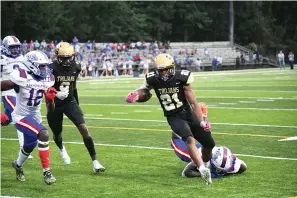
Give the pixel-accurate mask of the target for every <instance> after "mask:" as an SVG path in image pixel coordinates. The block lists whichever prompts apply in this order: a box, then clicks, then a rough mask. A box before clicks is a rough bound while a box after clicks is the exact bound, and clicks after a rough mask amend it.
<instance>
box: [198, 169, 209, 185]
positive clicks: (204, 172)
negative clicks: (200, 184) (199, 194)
mask: <svg viewBox="0 0 297 198" xmlns="http://www.w3.org/2000/svg"><path fill="white" fill-rule="evenodd" d="M199 172H200V173H201V178H202V179H203V180H204V181H205V183H206V184H211V183H212V181H211V173H210V170H209V169H208V168H206V167H205V166H203V165H202V166H200V167H199Z"/></svg>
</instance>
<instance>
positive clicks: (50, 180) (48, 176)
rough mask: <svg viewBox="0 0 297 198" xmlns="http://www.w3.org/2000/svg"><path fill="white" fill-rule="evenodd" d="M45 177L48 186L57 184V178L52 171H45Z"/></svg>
mask: <svg viewBox="0 0 297 198" xmlns="http://www.w3.org/2000/svg"><path fill="white" fill-rule="evenodd" d="M43 175H44V182H45V183H46V184H47V185H51V184H53V183H55V182H56V178H55V177H54V176H53V174H52V173H51V171H49V170H48V171H45V172H44V173H43Z"/></svg>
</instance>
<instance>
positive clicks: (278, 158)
mask: <svg viewBox="0 0 297 198" xmlns="http://www.w3.org/2000/svg"><path fill="white" fill-rule="evenodd" d="M1 140H7V141H18V139H15V138H1ZM50 142H52V143H53V142H54V141H50ZM63 143H65V144H78V145H84V143H83V142H63ZM95 145H96V146H106V147H124V148H137V149H152V150H166V151H172V148H162V147H154V146H134V145H125V144H100V143H95ZM235 155H238V156H243V157H254V158H262V159H273V160H290V161H297V158H286V157H269V156H260V155H247V154H235Z"/></svg>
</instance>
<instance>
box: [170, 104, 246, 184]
mask: <svg viewBox="0 0 297 198" xmlns="http://www.w3.org/2000/svg"><path fill="white" fill-rule="evenodd" d="M199 106H200V107H201V110H202V114H203V119H204V120H207V105H206V104H204V103H199ZM171 147H172V148H173V150H174V152H175V154H176V156H177V157H178V158H179V159H181V160H182V161H184V162H187V163H188V164H187V165H186V167H185V168H184V170H183V171H182V177H201V174H200V172H199V171H198V169H197V166H196V165H195V164H194V163H193V161H192V159H191V157H190V155H189V151H188V148H187V145H186V144H185V143H184V141H182V140H181V139H180V138H179V137H178V136H177V135H176V134H175V133H172V139H171ZM196 147H197V148H198V151H199V152H200V153H201V144H197V145H196ZM209 168H210V169H211V177H212V178H220V177H222V176H226V175H230V174H234V173H243V172H244V171H246V169H247V165H246V164H245V163H244V161H242V160H240V159H239V158H238V157H237V156H236V155H235V154H233V153H232V152H231V150H230V149H229V148H227V147H225V146H215V147H214V148H213V149H212V154H211V159H210V167H209Z"/></svg>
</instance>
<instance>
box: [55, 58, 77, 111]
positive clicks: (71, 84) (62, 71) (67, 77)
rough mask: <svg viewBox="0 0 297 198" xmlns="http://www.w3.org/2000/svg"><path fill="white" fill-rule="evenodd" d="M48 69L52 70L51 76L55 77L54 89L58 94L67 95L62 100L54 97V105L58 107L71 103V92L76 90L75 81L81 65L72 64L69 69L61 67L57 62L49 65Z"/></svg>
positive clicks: (72, 97)
mask: <svg viewBox="0 0 297 198" xmlns="http://www.w3.org/2000/svg"><path fill="white" fill-rule="evenodd" d="M49 68H51V69H52V70H53V75H54V76H55V84H54V88H55V89H56V90H57V91H58V92H66V93H69V95H68V96H67V97H66V98H65V99H64V100H60V99H59V98H58V97H56V98H55V104H56V105H57V106H59V105H63V104H65V103H69V102H70V101H73V100H74V94H73V90H74V89H75V88H76V80H77V77H78V75H79V74H80V72H81V65H80V64H79V63H76V62H74V63H72V65H71V66H69V67H62V66H60V65H59V64H58V63H57V61H54V62H53V63H52V64H51V65H49Z"/></svg>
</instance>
